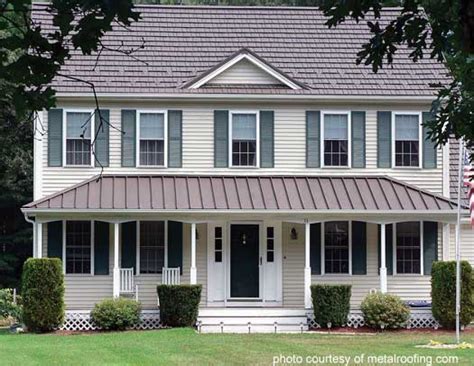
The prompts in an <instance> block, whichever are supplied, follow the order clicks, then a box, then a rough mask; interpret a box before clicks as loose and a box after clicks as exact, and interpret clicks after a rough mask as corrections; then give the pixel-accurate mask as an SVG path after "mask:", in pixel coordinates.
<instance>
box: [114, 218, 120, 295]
mask: <svg viewBox="0 0 474 366" xmlns="http://www.w3.org/2000/svg"><path fill="white" fill-rule="evenodd" d="M119 229H120V224H119V223H118V222H114V276H113V295H114V297H119V296H120V265H119V250H120V249H119V248H120V237H119V236H120V230H119Z"/></svg>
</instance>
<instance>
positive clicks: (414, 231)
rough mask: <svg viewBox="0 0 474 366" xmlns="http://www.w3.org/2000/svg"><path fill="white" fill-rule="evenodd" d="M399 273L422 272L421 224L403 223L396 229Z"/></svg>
mask: <svg viewBox="0 0 474 366" xmlns="http://www.w3.org/2000/svg"><path fill="white" fill-rule="evenodd" d="M396 246H397V250H396V261H397V273H418V274H419V273H420V272H421V224H420V223H419V222H402V223H399V224H397V228H396Z"/></svg>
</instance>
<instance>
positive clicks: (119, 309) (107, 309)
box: [91, 298, 140, 330]
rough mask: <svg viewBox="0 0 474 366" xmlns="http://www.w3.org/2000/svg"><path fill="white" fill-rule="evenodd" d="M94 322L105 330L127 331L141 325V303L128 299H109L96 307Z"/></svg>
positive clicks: (93, 311)
mask: <svg viewBox="0 0 474 366" xmlns="http://www.w3.org/2000/svg"><path fill="white" fill-rule="evenodd" d="M91 320H92V322H93V323H94V324H95V325H96V326H97V327H99V328H100V329H103V330H125V329H127V328H132V327H133V326H135V325H138V324H139V323H140V303H139V302H137V301H135V300H131V299H126V298H118V299H107V300H104V301H102V302H100V303H98V304H96V305H95V306H94V309H92V311H91Z"/></svg>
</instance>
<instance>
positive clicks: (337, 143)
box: [322, 113, 350, 167]
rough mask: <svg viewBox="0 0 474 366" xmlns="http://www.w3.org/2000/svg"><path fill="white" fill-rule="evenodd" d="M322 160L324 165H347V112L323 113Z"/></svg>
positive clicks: (348, 137) (348, 136) (348, 121)
mask: <svg viewBox="0 0 474 366" xmlns="http://www.w3.org/2000/svg"><path fill="white" fill-rule="evenodd" d="M323 138H324V140H323V144H322V148H323V152H322V153H323V161H324V166H326V167H348V166H349V161H350V159H349V148H350V120H349V113H323Z"/></svg>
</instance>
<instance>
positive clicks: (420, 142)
mask: <svg viewBox="0 0 474 366" xmlns="http://www.w3.org/2000/svg"><path fill="white" fill-rule="evenodd" d="M397 115H398V116H407V115H409V116H418V155H419V156H418V166H398V165H397V164H396V161H395V142H396V138H395V131H396V129H395V121H396V118H395V117H396V116H397ZM421 115H422V113H421V112H419V111H392V118H391V122H392V123H391V125H392V126H391V129H392V130H391V133H392V141H391V144H392V169H421V168H422V167H423V138H422V136H423V126H422V116H421Z"/></svg>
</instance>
